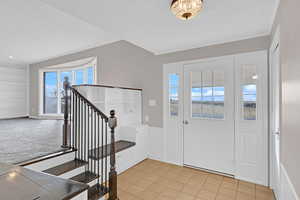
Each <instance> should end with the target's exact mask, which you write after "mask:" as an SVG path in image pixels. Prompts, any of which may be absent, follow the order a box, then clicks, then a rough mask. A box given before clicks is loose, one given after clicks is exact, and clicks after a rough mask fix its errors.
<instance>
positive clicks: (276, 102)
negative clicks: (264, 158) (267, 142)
mask: <svg viewBox="0 0 300 200" xmlns="http://www.w3.org/2000/svg"><path fill="white" fill-rule="evenodd" d="M278 47H279V46H278V45H276V46H275V49H271V60H270V62H271V67H270V74H271V77H270V81H271V91H270V97H271V98H270V104H271V109H270V111H271V117H270V118H271V119H270V126H271V136H270V139H271V159H270V161H271V187H272V188H273V190H274V193H275V195H276V196H277V195H279V188H280V96H281V94H280V88H281V86H280V67H279V66H280V65H279V63H280V60H279V48H278ZM277 198H278V196H277Z"/></svg>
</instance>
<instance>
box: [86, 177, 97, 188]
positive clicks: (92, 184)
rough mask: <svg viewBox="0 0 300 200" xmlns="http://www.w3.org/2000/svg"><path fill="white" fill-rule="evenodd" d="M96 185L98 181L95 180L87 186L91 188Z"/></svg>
mask: <svg viewBox="0 0 300 200" xmlns="http://www.w3.org/2000/svg"><path fill="white" fill-rule="evenodd" d="M97 183H98V181H97V179H96V180H93V181H91V182H89V183H88V185H89V186H90V187H92V186H94V185H96V184H97Z"/></svg>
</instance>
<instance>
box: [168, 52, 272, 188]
mask: <svg viewBox="0 0 300 200" xmlns="http://www.w3.org/2000/svg"><path fill="white" fill-rule="evenodd" d="M248 54H264V55H266V56H267V51H266V50H263V51H256V52H250V53H249V52H248V53H241V54H234V55H227V56H219V57H210V58H204V59H196V60H189V61H182V62H176V63H168V64H164V67H163V74H164V75H163V77H164V78H163V84H164V87H163V97H164V101H163V113H164V117H163V122H164V161H166V162H170V163H173V164H177V165H181V166H182V165H183V154H184V152H183V150H184V148H183V143H184V141H183V128H182V127H183V113H184V112H183V110H182V109H183V91H181V92H180V94H181V95H182V96H181V101H180V102H179V105H180V112H181V115H182V116H181V117H180V118H179V120H178V124H179V126H180V128H179V131H180V132H179V133H178V134H179V135H180V138H181V142H180V145H181V149H180V150H179V151H180V156H182V157H181V159H178V160H177V162H172V161H170V160H168V159H167V155H166V154H167V153H166V145H167V143H168V136H167V132H168V130H167V129H168V127H167V117H166V115H167V114H168V109H167V108H168V100H167V99H168V95H167V94H168V92H167V91H168V90H167V86H168V85H167V79H166V77H167V75H166V73H168V72H169V71H168V70H166V68H169V69H172V67H171V66H173V69H172V70H174V71H172V72H176V73H178V74H181V80H183V66H184V65H188V64H194V63H201V62H210V61H216V60H220V59H226V58H232V59H237V58H238V57H247V55H248ZM265 63H267V60H265ZM264 65H265V64H264ZM174 66H175V67H174ZM235 67H236V64H235ZM175 68H176V69H175ZM180 68H181V69H180ZM265 71H267V69H265ZM263 73H264V74H265V75H264V77H267V72H263ZM266 80H267V79H266ZM181 84H182V85H181V90H183V82H182V81H181ZM263 88H264V89H263V90H265V89H266V90H267V89H268V84H264V86H263ZM260 101H263V105H264V107H265V111H266V112H265V111H264V113H265V114H263V116H264V119H263V120H264V121H265V123H266V124H264V131H263V133H264V134H265V135H266V141H264V142H265V145H268V138H267V135H268V130H267V128H268V122H267V121H268V114H267V110H268V100H267V97H264V99H262V100H260ZM236 104H237V103H236ZM265 116H267V117H265ZM265 128H266V130H265ZM235 134H236V133H235ZM235 142H236V141H235ZM264 147H265V149H267V150H266V151H268V148H269V147H268V146H264ZM235 148H237V145H235ZM175 151H178V150H177V149H176V150H175ZM235 151H237V149H236V150H235ZM235 156H236V155H235ZM268 156H269V155H268V153H267V154H266V158H265V160H267V163H268V159H269V158H268ZM236 160H237V158H236V157H235V162H236ZM262 165H263V166H260V168H259V169H260V173H259V175H257V176H260V177H261V176H264V177H263V178H261V179H263V180H259V181H258V182H257V183H259V184H263V185H267V184H268V180H267V179H268V177H266V178H265V175H266V176H267V175H268V170H269V169H268V164H262ZM265 165H266V166H265ZM266 171H267V172H266ZM265 172H266V173H265ZM254 173H255V172H254ZM236 174H237V172H235V176H236V177H238V178H242V179H244V180H250V179H248V178H247V176H237V175H236ZM261 174H263V175H261ZM265 179H266V181H265ZM251 181H254V182H255V180H251Z"/></svg>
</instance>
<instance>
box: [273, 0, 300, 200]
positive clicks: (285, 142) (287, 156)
mask: <svg viewBox="0 0 300 200" xmlns="http://www.w3.org/2000/svg"><path fill="white" fill-rule="evenodd" d="M299 8H300V1H295V0H284V1H281V4H280V7H279V9H278V12H277V16H276V20H275V22H274V26H273V32H272V35H274V32H275V29H276V26H277V25H280V54H281V55H280V57H281V72H282V74H281V79H282V122H281V123H282V130H281V162H282V164H283V165H284V167H285V169H286V171H287V173H288V175H289V178H290V179H291V181H292V183H293V185H294V187H295V189H296V192H297V193H298V196H300V172H299V167H300V156H299V152H300V145H299V142H300V123H299V119H300V38H299V36H300V20H299V18H300V13H299Z"/></svg>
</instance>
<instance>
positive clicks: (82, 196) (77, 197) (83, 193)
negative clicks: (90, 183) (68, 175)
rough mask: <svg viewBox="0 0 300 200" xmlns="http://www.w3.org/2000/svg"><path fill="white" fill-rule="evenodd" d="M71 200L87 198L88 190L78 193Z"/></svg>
mask: <svg viewBox="0 0 300 200" xmlns="http://www.w3.org/2000/svg"><path fill="white" fill-rule="evenodd" d="M71 200H88V192H87V190H86V191H84V192H82V193H80V194H79V195H77V196H76V197H73V198H72V199H71Z"/></svg>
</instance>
